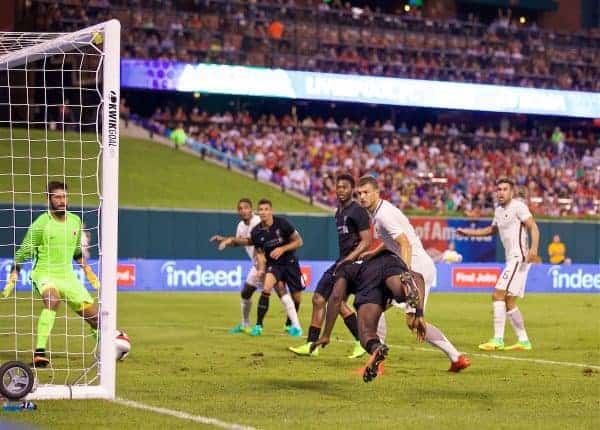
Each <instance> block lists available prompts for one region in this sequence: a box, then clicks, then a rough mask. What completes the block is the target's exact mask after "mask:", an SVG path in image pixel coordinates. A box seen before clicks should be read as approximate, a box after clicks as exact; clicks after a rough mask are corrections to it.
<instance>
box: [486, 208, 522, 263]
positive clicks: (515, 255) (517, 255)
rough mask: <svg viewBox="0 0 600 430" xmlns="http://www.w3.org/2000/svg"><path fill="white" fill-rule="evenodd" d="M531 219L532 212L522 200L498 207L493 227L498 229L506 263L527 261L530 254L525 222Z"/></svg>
mask: <svg viewBox="0 0 600 430" xmlns="http://www.w3.org/2000/svg"><path fill="white" fill-rule="evenodd" d="M529 218H531V212H530V211H529V208H528V207H527V205H526V204H525V203H523V202H522V201H520V200H516V199H512V200H511V201H510V202H508V204H507V205H506V206H500V205H499V206H498V207H496V211H495V212H494V220H493V221H492V225H493V226H495V227H496V228H497V229H498V234H499V235H500V240H501V241H502V245H503V246H504V252H505V255H506V261H511V260H517V259H518V260H521V261H525V259H526V257H527V253H528V252H529V245H528V236H527V227H525V221H526V220H527V219H529Z"/></svg>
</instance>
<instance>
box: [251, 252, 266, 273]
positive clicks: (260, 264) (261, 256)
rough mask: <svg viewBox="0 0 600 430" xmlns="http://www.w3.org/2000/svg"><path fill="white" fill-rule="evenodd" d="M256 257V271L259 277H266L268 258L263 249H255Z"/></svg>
mask: <svg viewBox="0 0 600 430" xmlns="http://www.w3.org/2000/svg"><path fill="white" fill-rule="evenodd" d="M254 257H255V258H256V271H257V275H258V276H259V277H262V276H264V274H265V268H266V267H267V257H266V255H265V253H264V252H263V250H262V249H258V248H254Z"/></svg>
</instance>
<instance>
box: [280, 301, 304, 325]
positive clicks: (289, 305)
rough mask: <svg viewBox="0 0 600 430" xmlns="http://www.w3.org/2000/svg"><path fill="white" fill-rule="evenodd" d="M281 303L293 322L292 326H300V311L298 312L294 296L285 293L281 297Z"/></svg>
mask: <svg viewBox="0 0 600 430" xmlns="http://www.w3.org/2000/svg"><path fill="white" fill-rule="evenodd" d="M280 299H281V304H282V305H283V307H284V308H285V311H286V312H287V316H288V318H289V319H290V321H291V322H292V326H293V327H296V328H300V320H299V319H298V313H297V312H296V306H295V305H294V301H293V300H292V296H290V294H289V293H288V294H285V295H283V296H281V297H280Z"/></svg>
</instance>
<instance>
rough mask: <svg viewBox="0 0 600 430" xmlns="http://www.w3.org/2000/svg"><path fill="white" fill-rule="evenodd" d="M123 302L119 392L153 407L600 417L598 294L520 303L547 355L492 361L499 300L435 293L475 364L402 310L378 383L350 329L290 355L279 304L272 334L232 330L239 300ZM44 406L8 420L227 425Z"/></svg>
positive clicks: (408, 417)
mask: <svg viewBox="0 0 600 430" xmlns="http://www.w3.org/2000/svg"><path fill="white" fill-rule="evenodd" d="M119 302H120V307H119V324H118V325H119V327H120V328H121V329H123V330H125V331H126V332H127V333H128V334H129V335H130V337H131V339H132V345H133V348H132V353H131V356H130V357H129V358H128V359H127V360H126V361H124V362H120V363H118V384H117V394H118V396H119V397H121V398H124V399H127V400H132V401H136V402H141V403H144V404H147V405H151V406H158V407H163V408H167V409H171V410H176V411H181V412H186V413H188V414H191V415H198V416H204V417H212V418H217V419H219V420H222V421H225V422H228V423H237V424H240V425H245V426H252V427H255V428H264V429H281V428H294V429H313V428H323V429H329V428H340V429H342V428H349V429H366V428H369V429H389V428H395V427H401V428H439V429H482V430H483V429H543V430H550V429H557V430H558V429H561V430H562V429H567V428H568V429H592V428H597V426H598V423H599V422H600V407H599V406H600V404H599V400H598V399H599V394H600V388H599V387H600V373H599V370H598V369H599V366H600V326H599V325H598V314H599V310H600V309H599V308H600V297H598V296H591V295H589V296H588V295H568V296H567V295H543V294H532V295H529V296H528V297H526V299H525V300H523V301H522V302H521V305H520V307H521V309H522V311H523V314H524V316H525V318H526V324H527V328H528V331H529V334H530V337H531V339H532V342H533V345H534V349H533V350H532V351H526V352H511V353H509V352H497V353H494V354H489V353H484V352H482V351H478V350H477V347H476V346H477V344H478V343H479V342H481V341H483V340H487V338H488V337H489V336H490V332H491V305H490V299H489V296H488V295H483V294H454V295H452V294H435V293H434V294H432V296H431V297H430V300H429V305H428V315H427V316H428V318H429V320H430V321H431V322H433V323H435V324H436V325H438V326H439V327H441V328H442V329H443V330H444V331H445V333H446V334H447V336H448V337H449V338H450V339H451V340H452V341H453V342H454V343H455V344H456V345H457V347H458V348H459V349H460V350H462V351H465V352H466V353H467V354H469V355H470V357H471V359H472V362H473V365H472V367H471V368H469V369H467V370H466V371H465V372H464V373H461V374H449V373H448V372H446V369H447V367H448V362H447V360H446V358H445V356H443V355H442V354H441V353H439V352H437V351H436V350H433V349H432V348H430V347H429V346H428V345H427V344H418V343H416V341H415V340H414V339H413V337H412V335H410V334H409V333H408V330H407V329H406V328H405V326H404V323H403V317H402V314H401V313H400V312H399V311H397V310H395V309H391V310H390V311H388V313H387V320H388V340H387V342H388V343H389V344H390V345H392V348H391V350H390V355H389V358H388V360H387V361H386V367H385V374H384V375H383V376H381V377H379V378H377V379H376V380H374V381H373V382H372V383H370V384H364V383H363V382H362V380H361V379H360V378H359V377H357V376H354V375H352V374H351V371H352V370H353V369H356V368H358V367H359V366H360V365H362V363H363V361H364V360H363V359H361V360H358V361H356V360H350V359H347V358H345V356H346V355H347V354H348V353H349V351H350V349H351V344H350V343H348V342H347V341H348V340H349V335H348V333H347V331H346V328H345V327H344V325H343V324H342V323H341V322H340V321H338V323H337V325H336V329H335V332H334V338H338V339H340V341H334V342H332V344H331V345H330V346H329V347H327V348H326V349H325V350H323V351H322V352H321V355H320V357H318V358H299V357H295V356H294V355H293V354H292V353H290V352H289V351H287V347H288V346H292V345H297V344H299V343H300V342H301V341H302V339H301V340H298V339H297V338H291V337H289V336H287V335H285V334H284V333H283V330H282V325H283V322H284V314H283V310H282V307H281V305H280V304H279V301H278V300H277V299H276V298H273V299H272V300H271V306H270V310H269V314H268V315H267V319H266V321H265V333H264V335H263V336H262V337H259V338H252V337H249V336H247V335H231V334H228V333H227V331H226V329H227V328H228V327H231V326H233V325H235V324H237V322H238V318H239V297H238V295H237V294H231V293H147V294H146V293H122V294H120V297H119ZM254 305H256V300H255V303H254ZM7 306H9V304H8V303H7V302H4V303H3V304H1V307H0V310H2V312H3V313H5V312H7V311H8V309H7ZM255 310H256V309H255V307H254V308H253V312H252V319H254V317H255ZM309 316H310V295H308V294H307V295H306V296H305V297H304V303H303V305H302V308H301V312H300V317H301V322H302V323H303V327H304V328H305V329H306V328H307V323H308V320H309ZM512 340H514V334H513V333H512V329H511V328H510V326H509V325H507V341H508V342H510V341H512ZM496 356H498V357H496ZM499 357H516V358H520V359H523V360H522V361H511V360H503V359H501V358H499ZM535 360H543V361H548V363H547V362H536V361H535ZM549 362H555V363H549ZM569 363H576V364H583V365H586V366H584V367H577V366H570V365H568V364H569ZM590 366H591V367H590ZM38 407H39V409H38V410H37V411H35V412H31V413H29V412H23V413H10V414H9V413H3V414H2V419H3V420H4V419H7V420H10V421H13V422H20V423H27V424H31V425H34V426H40V427H41V428H52V429H73V428H84V427H86V428H106V429H112V428H119V429H140V428H144V429H155V428H156V429H159V428H161V429H164V428H177V429H187V428H190V429H191V428H215V427H212V426H203V425H201V424H198V423H195V422H191V421H189V420H185V419H179V418H174V417H170V416H166V415H161V414H158V413H155V412H149V411H142V410H138V409H133V408H129V407H127V406H123V405H119V404H115V403H111V402H108V401H97V400H90V401H40V402H38Z"/></svg>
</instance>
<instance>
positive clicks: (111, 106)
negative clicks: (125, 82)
mask: <svg viewBox="0 0 600 430" xmlns="http://www.w3.org/2000/svg"><path fill="white" fill-rule="evenodd" d="M120 32H121V25H120V24H119V22H118V21H116V20H112V21H109V22H107V23H106V29H105V32H104V53H105V56H104V65H103V99H104V105H103V110H102V202H101V209H100V234H101V240H100V243H101V250H100V253H101V258H100V264H101V267H100V273H101V285H102V287H101V290H100V300H101V303H102V305H101V308H100V309H101V311H100V350H101V353H102V355H101V361H100V386H101V387H102V388H103V389H104V390H105V392H106V395H107V397H108V398H111V399H112V398H114V397H115V381H116V361H115V356H116V350H115V339H114V337H115V336H114V334H115V331H116V321H117V236H118V207H119V206H118V192H119V181H118V178H119V101H120V96H119V79H120V73H119V70H120V61H119V58H120V54H119V51H120Z"/></svg>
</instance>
